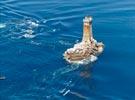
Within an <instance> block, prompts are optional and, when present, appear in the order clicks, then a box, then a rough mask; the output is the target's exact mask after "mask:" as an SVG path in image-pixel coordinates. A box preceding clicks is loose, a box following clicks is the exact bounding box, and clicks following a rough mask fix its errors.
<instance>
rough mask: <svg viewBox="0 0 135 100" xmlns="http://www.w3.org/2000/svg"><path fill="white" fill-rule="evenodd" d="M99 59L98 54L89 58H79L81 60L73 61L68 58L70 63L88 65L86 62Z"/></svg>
mask: <svg viewBox="0 0 135 100" xmlns="http://www.w3.org/2000/svg"><path fill="white" fill-rule="evenodd" d="M97 59H98V57H97V56H94V55H91V56H90V57H89V58H87V59H83V60H79V61H71V60H68V59H67V60H68V62H69V63H72V64H81V65H86V64H89V63H92V62H94V61H96V60H97Z"/></svg>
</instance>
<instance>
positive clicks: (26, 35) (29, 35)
mask: <svg viewBox="0 0 135 100" xmlns="http://www.w3.org/2000/svg"><path fill="white" fill-rule="evenodd" d="M23 37H25V38H34V37H35V35H32V34H24V35H23Z"/></svg>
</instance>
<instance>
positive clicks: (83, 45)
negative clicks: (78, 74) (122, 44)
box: [63, 16, 104, 64]
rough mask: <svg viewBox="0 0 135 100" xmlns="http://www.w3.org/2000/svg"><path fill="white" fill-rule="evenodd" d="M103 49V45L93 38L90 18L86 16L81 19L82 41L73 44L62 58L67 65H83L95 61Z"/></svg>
mask: <svg viewBox="0 0 135 100" xmlns="http://www.w3.org/2000/svg"><path fill="white" fill-rule="evenodd" d="M103 49H104V44H103V43H102V42H97V41H96V40H95V39H94V38H93V33H92V17H90V16H86V17H84V19H83V37H82V41H81V42H80V43H77V44H75V45H74V46H73V48H69V49H67V50H66V51H65V52H64V54H63V56H64V59H65V60H66V61H68V62H69V63H78V64H84V63H89V62H93V61H95V60H96V59H97V56H98V55H99V54H101V53H102V52H103Z"/></svg>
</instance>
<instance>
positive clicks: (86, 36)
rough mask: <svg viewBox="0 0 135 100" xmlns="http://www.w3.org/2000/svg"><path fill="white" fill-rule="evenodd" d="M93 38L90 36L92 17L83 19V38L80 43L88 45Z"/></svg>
mask: <svg viewBox="0 0 135 100" xmlns="http://www.w3.org/2000/svg"><path fill="white" fill-rule="evenodd" d="M92 38H93V34H92V17H85V18H84V19H83V38H82V41H84V42H87V43H89V42H90V41H91V40H92Z"/></svg>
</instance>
